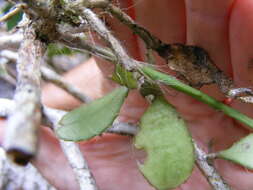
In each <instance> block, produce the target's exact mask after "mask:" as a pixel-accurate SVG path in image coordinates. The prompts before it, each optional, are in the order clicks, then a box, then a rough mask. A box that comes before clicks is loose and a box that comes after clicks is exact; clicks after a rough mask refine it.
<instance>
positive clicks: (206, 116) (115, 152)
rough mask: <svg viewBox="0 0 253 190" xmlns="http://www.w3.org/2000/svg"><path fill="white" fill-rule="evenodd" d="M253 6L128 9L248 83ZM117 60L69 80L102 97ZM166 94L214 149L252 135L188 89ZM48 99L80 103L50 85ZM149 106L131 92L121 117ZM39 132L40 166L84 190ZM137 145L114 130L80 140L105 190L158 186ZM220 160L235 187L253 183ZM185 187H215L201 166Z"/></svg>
mask: <svg viewBox="0 0 253 190" xmlns="http://www.w3.org/2000/svg"><path fill="white" fill-rule="evenodd" d="M121 4H122V7H132V6H131V3H130V0H128V1H124V2H123V0H122V2H121ZM252 8H253V2H252V1H250V0H240V1H239V0H237V1H236V0H223V1H220V0H205V1H202V0H185V3H184V1H183V0H177V1H174V0H168V1H152V0H145V1H143V0H138V1H137V0H136V2H135V4H134V6H133V7H132V8H128V9H127V10H126V12H128V13H129V14H130V15H131V16H133V17H135V19H136V20H137V22H139V23H140V24H142V25H143V26H145V27H146V28H147V29H148V30H150V31H151V32H152V33H153V34H155V35H156V36H157V37H159V38H160V39H161V40H162V41H164V42H167V43H176V42H179V43H187V44H190V45H198V46H201V47H203V48H204V49H205V50H207V51H208V52H209V54H210V57H211V58H212V59H213V60H214V62H215V64H216V65H217V66H218V67H220V68H221V69H222V70H223V71H225V72H226V73H227V74H229V75H232V76H233V79H234V81H235V84H236V85H238V87H241V86H243V87H245V86H246V87H249V86H251V85H252V82H251V80H252V79H251V74H252V71H253V70H252V62H251V59H252V52H251V50H250V48H251V44H252V43H253V40H251V34H252V32H253V22H252V21H253V14H252V11H251V10H252ZM111 28H112V30H113V31H115V35H116V36H117V37H118V38H119V39H121V41H122V44H123V45H124V46H126V47H127V49H128V52H129V53H130V55H131V56H133V57H135V58H138V59H140V58H144V55H143V51H144V45H143V44H142V43H140V41H139V40H138V41H137V40H136V38H135V37H134V36H133V35H132V32H130V31H129V30H127V29H126V27H124V26H123V25H121V24H118V22H111ZM157 60H158V61H157V62H158V64H159V65H162V64H163V61H162V60H161V59H159V58H158V59H157ZM99 62H100V61H99ZM111 65H112V64H108V63H99V65H98V66H97V65H96V64H95V62H94V60H89V61H88V62H87V63H85V64H83V65H80V66H79V67H77V68H75V69H74V70H72V71H71V72H69V73H68V74H67V75H66V76H65V79H66V80H68V81H70V82H72V83H73V84H75V85H77V86H78V87H80V88H81V89H83V91H84V92H85V93H86V94H88V95H90V96H91V97H93V98H97V97H100V96H102V95H103V94H105V93H107V92H109V91H110V90H111V89H112V88H113V87H114V85H113V84H112V83H111V82H110V81H109V80H107V79H106V76H107V75H108V73H110V72H111V70H112V66H111ZM163 67H164V66H163ZM203 90H204V91H205V92H206V93H208V94H210V95H212V96H215V97H217V98H218V99H220V100H222V99H223V98H224V97H223V96H222V95H221V94H220V93H218V90H217V88H216V87H214V86H213V85H212V86H208V87H204V89H203ZM167 97H168V100H169V101H170V102H171V103H173V104H174V105H175V106H176V107H177V109H178V110H179V112H180V113H181V114H182V116H183V118H184V119H185V120H186V122H187V123H188V126H189V129H190V131H191V133H192V135H193V138H194V139H195V140H196V141H197V143H198V144H199V145H200V146H201V147H202V148H203V149H205V150H206V151H208V144H210V142H212V151H214V152H215V151H218V150H222V149H224V148H227V147H229V146H230V145H231V144H232V143H233V142H235V141H236V140H238V139H239V138H241V137H243V136H245V135H246V134H247V133H248V131H247V130H246V129H244V128H243V127H242V126H240V124H238V123H237V122H236V121H234V120H232V119H231V118H228V117H227V116H224V115H223V114H222V113H220V112H217V111H215V110H213V109H212V108H209V107H208V106H207V105H203V104H202V103H199V102H198V101H197V100H193V99H192V98H190V97H188V96H186V95H183V94H180V93H177V92H174V91H168V92H167ZM43 101H44V103H46V104H47V105H48V106H51V107H55V108H60V109H72V108H74V107H76V106H77V105H78V104H79V103H78V102H77V101H75V100H74V99H73V98H71V97H70V96H68V95H67V94H66V93H64V92H62V91H60V90H59V89H57V88H55V87H53V86H51V85H47V86H45V88H44V91H43ZM146 106H147V103H146V102H145V101H144V100H143V99H142V98H141V97H140V96H139V95H138V94H137V93H136V92H133V93H132V94H131V97H129V98H128V103H127V104H126V105H124V108H123V111H122V113H121V119H122V120H124V121H130V122H137V121H138V119H139V117H140V116H141V114H142V113H143V111H144V110H145V107H146ZM233 106H234V107H236V108H237V109H239V110H241V111H242V112H245V113H247V114H249V115H251V116H253V114H250V113H251V112H252V106H251V105H246V104H240V103H237V102H235V103H234V104H233ZM41 137H42V138H41V148H40V152H39V155H38V157H37V160H36V161H35V162H36V164H37V166H38V167H39V169H40V170H42V171H43V173H44V175H45V176H46V177H47V178H48V179H50V181H51V182H52V183H54V184H56V185H57V187H58V188H59V189H68V190H69V189H78V188H77V186H76V184H75V182H74V178H73V176H72V173H71V170H70V169H69V168H68V164H67V163H66V161H65V158H64V156H63V154H62V153H61V151H60V147H59V145H58V144H57V140H55V139H54V137H53V136H52V135H50V132H45V131H44V132H43V133H42V135H41ZM131 143H132V139H131V138H129V137H122V136H116V135H102V136H101V137H96V138H94V139H93V140H90V141H88V142H84V143H81V149H82V150H83V152H84V156H85V158H86V159H87V160H88V162H89V165H90V167H91V169H92V172H93V174H94V175H95V178H96V180H97V183H98V185H99V187H100V189H101V190H106V189H110V190H114V189H119V188H120V189H122V190H125V189H133V190H140V189H145V190H149V189H150V190H151V189H153V188H152V187H151V186H150V185H149V184H148V183H147V182H146V180H145V179H144V178H143V177H142V175H141V174H140V172H139V171H138V169H137V164H136V160H138V159H142V158H143V156H144V155H143V154H142V153H139V152H136V151H135V150H134V148H133V146H132V144H131ZM215 166H216V168H217V169H218V171H219V172H220V174H221V175H222V176H223V177H224V179H225V180H226V181H227V183H228V184H230V185H231V186H232V187H233V188H234V189H236V190H249V189H253V181H252V180H251V178H252V177H253V173H252V172H250V171H247V170H246V169H244V168H242V167H240V166H237V165H234V164H232V163H229V162H227V161H222V160H218V161H216V162H215ZM180 188H181V189H184V190H192V189H194V190H203V189H205V190H208V189H211V187H210V186H209V185H208V183H207V181H206V180H205V178H204V177H203V176H202V174H201V172H200V171H199V170H198V169H197V168H195V170H194V171H193V174H192V176H191V177H190V178H189V180H188V181H187V182H186V183H185V184H183V185H181V187H180ZM180 188H178V189H180Z"/></svg>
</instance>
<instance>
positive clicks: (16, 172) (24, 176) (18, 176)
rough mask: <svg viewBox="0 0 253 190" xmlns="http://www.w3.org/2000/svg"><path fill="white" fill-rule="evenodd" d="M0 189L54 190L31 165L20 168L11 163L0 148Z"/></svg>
mask: <svg viewBox="0 0 253 190" xmlns="http://www.w3.org/2000/svg"><path fill="white" fill-rule="evenodd" d="M0 173H1V174H0V189H37V190H56V189H55V188H54V187H53V186H52V185H51V184H49V183H48V182H47V180H46V179H45V178H44V177H43V176H42V175H41V174H40V173H39V171H38V170H37V169H36V168H35V167H34V166H33V165H32V164H30V163H29V164H28V165H27V166H25V167H20V166H17V165H14V164H13V163H11V162H10V161H9V160H8V158H7V156H6V154H5V151H4V149H3V148H0Z"/></svg>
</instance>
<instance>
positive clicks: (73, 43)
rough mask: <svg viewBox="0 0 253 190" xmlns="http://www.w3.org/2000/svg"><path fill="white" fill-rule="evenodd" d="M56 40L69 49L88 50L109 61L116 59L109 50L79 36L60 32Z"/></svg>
mask: <svg viewBox="0 0 253 190" xmlns="http://www.w3.org/2000/svg"><path fill="white" fill-rule="evenodd" d="M56 42H60V43H62V44H64V45H65V46H67V47H69V48H71V49H77V50H81V51H83V50H85V51H88V52H89V53H91V54H93V55H95V56H98V57H101V58H103V59H105V60H107V61H110V62H116V61H117V58H116V56H115V55H114V53H113V52H112V51H111V50H109V49H106V48H103V47H100V46H96V45H92V44H89V43H87V42H86V41H85V40H83V39H81V38H79V37H74V36H72V35H70V34H63V33H60V37H59V39H58V40H57V41H56Z"/></svg>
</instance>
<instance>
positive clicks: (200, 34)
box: [185, 0, 234, 73]
mask: <svg viewBox="0 0 253 190" xmlns="http://www.w3.org/2000/svg"><path fill="white" fill-rule="evenodd" d="M233 1H234V0H222V1H220V0H206V1H202V0H185V2H186V17H187V43H188V44H193V45H198V46H201V47H203V48H204V49H206V50H207V51H208V53H209V54H210V56H211V58H212V59H213V61H214V62H215V64H216V65H217V66H218V67H219V68H220V69H222V70H223V71H225V72H226V73H231V65H230V54H229V43H228V19H229V12H230V9H231V7H232V4H233Z"/></svg>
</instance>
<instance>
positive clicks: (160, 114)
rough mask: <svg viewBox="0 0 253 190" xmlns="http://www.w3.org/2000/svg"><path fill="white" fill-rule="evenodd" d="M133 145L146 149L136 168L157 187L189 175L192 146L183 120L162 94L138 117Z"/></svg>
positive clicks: (171, 184) (168, 185) (171, 185)
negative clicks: (143, 159) (137, 127)
mask: <svg viewBox="0 0 253 190" xmlns="http://www.w3.org/2000/svg"><path fill="white" fill-rule="evenodd" d="M140 127H141V130H140V132H139V133H138V134H137V136H136V138H135V146H136V148H138V149H140V148H143V149H144V150H145V151H146V152H147V158H146V160H145V161H144V165H139V169H140V171H141V172H142V174H143V175H144V176H145V177H146V179H147V180H148V181H149V182H150V184H152V185H153V186H154V187H155V188H156V189H159V190H168V189H174V188H176V187H178V186H179V185H180V184H182V183H184V182H185V181H186V179H187V178H188V177H189V176H190V175H191V172H192V170H193V166H194V151H193V150H194V148H193V143H192V140H191V136H190V134H189V132H188V130H187V128H186V124H185V122H184V121H183V119H181V118H180V116H179V115H178V113H177V112H176V110H175V109H174V108H173V107H172V106H171V105H170V104H169V103H168V102H167V101H166V100H165V99H164V98H162V97H158V98H156V99H155V101H154V102H153V103H152V105H151V106H150V107H149V108H148V110H147V111H146V112H145V114H144V115H143V116H142V118H141V124H140Z"/></svg>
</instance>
